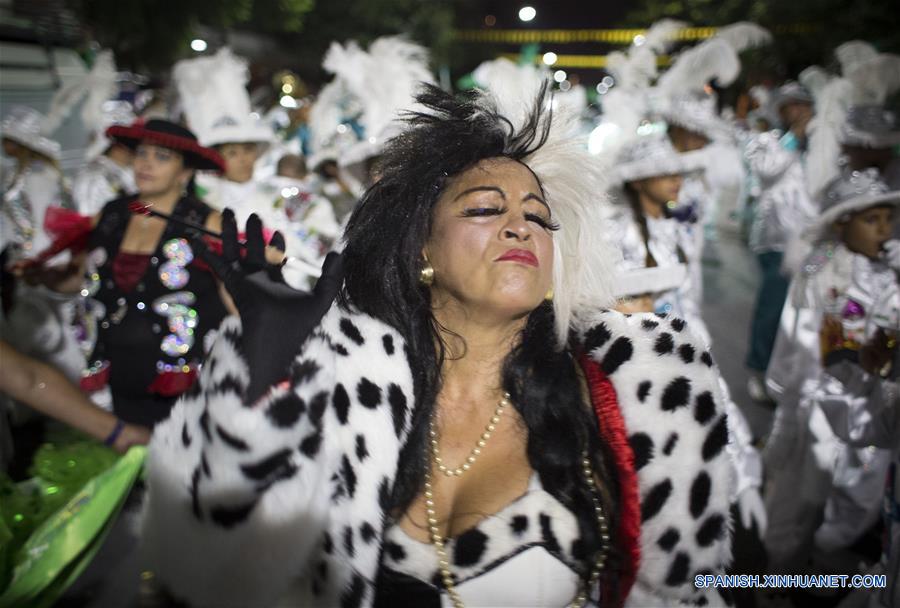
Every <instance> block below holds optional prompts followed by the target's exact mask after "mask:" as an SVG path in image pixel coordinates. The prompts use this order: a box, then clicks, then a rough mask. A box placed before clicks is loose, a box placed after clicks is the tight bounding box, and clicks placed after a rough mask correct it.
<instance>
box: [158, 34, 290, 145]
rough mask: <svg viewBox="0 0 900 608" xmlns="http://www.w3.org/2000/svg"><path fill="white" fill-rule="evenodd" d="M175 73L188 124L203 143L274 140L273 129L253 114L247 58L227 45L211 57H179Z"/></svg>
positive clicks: (265, 142)
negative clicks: (180, 59)
mask: <svg viewBox="0 0 900 608" xmlns="http://www.w3.org/2000/svg"><path fill="white" fill-rule="evenodd" d="M172 77H173V79H174V81H175V86H176V88H177V89H178V95H179V96H180V98H181V104H182V107H183V109H184V115H185V118H186V119H187V123H188V126H189V127H190V128H191V129H192V130H193V131H194V132H195V133H196V134H197V137H198V138H199V139H200V142H201V143H202V144H203V145H205V146H213V145H217V144H224V143H239V142H258V143H262V144H268V143H270V142H271V140H272V138H273V133H272V131H271V129H269V128H267V127H266V126H265V125H263V124H262V123H261V122H260V120H259V119H258V118H255V117H254V116H253V115H252V111H253V110H252V108H251V106H250V95H249V93H248V92H247V83H248V82H249V80H250V74H249V71H248V70H247V62H246V61H245V60H244V59H242V58H240V57H237V56H236V55H234V53H232V52H231V49H229V48H228V47H223V48H222V49H220V50H219V51H218V52H217V53H216V54H215V55H212V56H209V57H197V58H195V59H186V60H183V61H179V62H178V63H176V64H175V67H174V69H173V70H172Z"/></svg>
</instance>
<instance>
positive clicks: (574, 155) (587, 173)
mask: <svg viewBox="0 0 900 608" xmlns="http://www.w3.org/2000/svg"><path fill="white" fill-rule="evenodd" d="M418 99H419V103H420V104H421V108H422V109H421V111H420V112H416V113H411V114H409V115H408V117H407V118H408V126H407V128H406V129H405V130H404V131H403V132H402V134H400V135H399V136H397V137H396V138H395V139H394V140H392V142H391V143H389V144H388V146H387V149H386V151H385V154H384V157H383V161H382V166H381V179H380V180H379V181H378V182H377V183H376V184H374V185H373V186H372V187H371V188H370V189H369V190H368V192H367V193H366V195H365V197H364V198H363V200H362V202H361V203H360V205H359V206H358V207H357V209H356V210H355V211H354V213H353V216H352V219H351V221H350V223H349V225H348V227H347V231H346V233H345V243H346V246H345V249H344V251H343V254H342V256H341V257H340V258H338V257H337V256H336V254H335V255H332V257H330V258H329V259H327V260H326V265H325V268H324V269H323V275H322V278H321V279H320V280H319V283H318V284H317V286H316V288H315V289H314V290H313V292H312V293H310V294H306V293H300V292H297V291H294V290H292V289H290V288H289V287H287V286H286V285H284V284H283V283H282V282H280V281H279V275H278V272H277V268H275V267H272V266H266V265H265V263H264V261H263V254H262V246H261V244H260V243H261V236H260V235H258V234H250V235H248V243H247V255H246V256H245V257H243V258H242V257H241V256H239V255H238V247H237V244H236V242H233V243H231V245H229V243H228V242H226V246H225V248H224V256H223V258H218V257H214V256H211V255H207V257H208V258H209V260H210V262H211V263H212V264H213V265H214V267H215V268H216V270H217V272H218V273H219V274H220V276H222V278H223V280H224V282H225V284H226V287H228V289H229V291H230V292H231V293H232V295H233V296H234V300H235V302H236V304H237V306H238V309H239V311H240V319H238V318H230V319H228V320H226V322H225V323H224V324H223V326H222V330H221V332H220V334H219V338H218V341H217V342H216V344H215V345H214V347H213V349H212V352H211V355H210V358H209V360H208V362H207V364H206V365H205V367H204V369H203V372H202V374H201V381H200V384H199V386H198V387H197V390H196V392H195V393H194V395H193V396H191V397H187V398H185V399H183V400H182V401H181V402H180V403H179V404H178V405H177V406H176V407H175V409H174V410H173V412H172V416H171V417H170V418H169V420H167V421H166V422H164V423H162V424H161V425H160V426H158V427H157V428H156V431H155V433H154V437H153V442H152V445H151V454H150V467H149V487H150V490H149V500H148V504H147V511H146V519H145V527H144V543H145V545H144V550H145V554H146V557H147V560H148V564H149V566H150V568H151V569H152V570H153V571H154V572H155V575H156V580H158V581H159V582H160V583H161V584H162V585H163V586H164V587H165V588H166V590H167V591H168V593H169V594H171V595H172V596H174V597H175V598H177V599H180V600H183V601H186V602H188V603H189V604H190V605H197V606H248V605H253V606H277V605H292V606H345V607H350V606H441V605H443V606H500V605H502V606H569V605H575V606H596V605H602V606H618V605H622V604H625V605H631V606H649V605H665V606H676V605H690V604H692V603H697V602H699V603H701V604H704V603H705V604H712V605H722V604H724V603H725V601H724V600H723V598H722V597H721V596H720V595H719V594H718V593H717V592H716V591H715V590H713V589H704V588H702V586H700V587H698V586H697V585H695V576H697V575H698V574H710V573H714V574H715V573H720V572H722V571H723V569H724V567H725V565H726V562H727V561H728V559H729V554H730V547H729V525H730V524H729V521H728V501H729V496H730V494H731V483H732V482H731V478H730V472H729V471H730V463H729V460H728V456H727V453H726V450H725V447H726V444H727V437H728V433H727V422H726V416H725V414H724V410H723V406H722V400H721V395H720V393H719V388H718V371H717V369H716V367H715V366H714V364H713V362H712V359H711V357H710V354H709V353H708V352H707V351H706V349H705V348H704V347H703V346H702V345H701V343H700V342H699V341H698V340H696V339H695V338H694V337H693V336H692V334H691V332H690V329H689V328H688V327H687V326H686V324H685V323H684V322H683V321H681V320H679V319H675V318H667V317H665V316H657V315H646V314H641V315H630V316H629V315H625V314H622V313H618V312H614V311H611V310H608V309H607V308H606V306H609V305H612V304H613V303H614V299H613V297H612V296H611V293H612V292H611V289H610V285H611V281H612V278H613V277H612V273H613V269H614V267H615V262H616V256H617V254H616V253H615V252H614V250H613V249H612V248H611V247H610V245H609V242H610V239H609V235H608V234H607V233H606V232H604V227H603V225H602V219H601V215H602V214H601V202H600V201H599V200H598V198H599V195H598V193H600V192H602V191H603V180H602V175H598V167H597V165H596V163H595V162H594V159H593V158H592V157H591V156H590V155H589V154H588V153H587V150H586V147H585V146H584V142H583V141H581V140H579V139H578V138H577V137H575V136H573V135H572V133H573V131H572V128H573V127H574V122H573V121H572V120H570V119H569V118H567V117H564V116H560V115H559V114H558V113H554V112H551V111H550V107H551V104H550V99H549V95H548V94H547V89H546V86H544V87H543V88H542V89H541V91H540V92H539V94H538V95H537V97H536V101H535V103H534V104H533V105H529V104H528V103H527V101H526V102H523V101H522V100H521V98H517V99H510V100H508V103H507V104H506V106H505V107H504V106H502V105H501V104H500V101H501V100H497V99H494V98H492V97H490V96H488V95H484V94H475V93H473V94H466V95H460V96H452V95H450V94H448V93H445V92H443V91H441V90H439V89H437V88H434V87H429V88H427V89H426V90H425V92H424V93H423V94H422V95H420V97H419V98H418ZM225 232H227V233H233V232H234V229H233V227H229V226H228V225H226V226H225ZM228 240H229V237H228V236H227V235H226V241H228Z"/></svg>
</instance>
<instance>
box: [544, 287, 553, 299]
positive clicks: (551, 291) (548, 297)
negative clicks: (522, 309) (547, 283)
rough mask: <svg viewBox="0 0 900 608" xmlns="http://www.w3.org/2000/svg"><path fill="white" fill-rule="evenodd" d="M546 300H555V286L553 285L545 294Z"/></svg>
mask: <svg viewBox="0 0 900 608" xmlns="http://www.w3.org/2000/svg"><path fill="white" fill-rule="evenodd" d="M544 300H545V301H547V302H552V301H553V288H552V287H551V288H550V290H549V291H548V292H547V294H546V295H545V296H544Z"/></svg>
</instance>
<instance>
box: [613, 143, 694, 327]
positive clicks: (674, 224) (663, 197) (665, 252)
mask: <svg viewBox="0 0 900 608" xmlns="http://www.w3.org/2000/svg"><path fill="white" fill-rule="evenodd" d="M702 166H703V165H702V159H701V158H700V157H699V156H698V154H697V153H696V152H693V153H690V152H689V153H685V154H679V153H678V152H676V151H675V149H674V148H673V147H672V144H671V143H670V142H669V140H668V138H666V137H665V136H662V135H648V136H639V137H638V138H636V139H635V140H633V141H632V142H630V143H628V144H626V145H625V146H624V147H623V148H622V150H621V151H620V153H619V155H618V159H617V162H616V164H615V169H614V174H615V178H616V179H615V181H616V182H617V183H618V184H619V185H620V186H621V190H620V191H619V193H618V196H617V198H618V202H619V204H618V205H616V206H615V208H614V210H613V216H612V218H611V220H612V222H613V225H614V226H615V227H616V229H615V230H614V232H613V233H614V234H615V235H616V238H617V239H618V243H617V244H618V246H619V249H620V250H621V251H622V256H623V259H624V262H623V268H624V269H635V268H645V267H652V266H660V267H679V265H681V266H680V267H681V268H682V270H683V268H684V267H685V266H686V267H690V266H691V264H692V263H693V262H694V261H695V259H696V257H697V256H698V255H699V251H698V249H697V247H696V240H695V239H694V238H693V234H692V232H691V231H692V230H693V227H692V226H691V225H689V224H685V223H682V222H679V221H677V220H676V219H674V218H672V217H670V215H669V207H668V204H667V203H668V202H669V201H672V200H675V199H677V198H678V194H679V191H680V189H681V184H682V179H683V175H685V174H688V173H691V172H693V171H697V170H699V169H700V168H701V167H702ZM654 309H655V311H656V312H659V313H671V314H673V315H676V316H680V317H682V318H684V319H685V320H686V321H688V322H689V323H690V324H691V326H692V327H694V328H695V330H694V331H697V332H698V333H699V334H700V335H701V336H702V337H703V338H704V340H705V341H706V342H709V332H708V331H707V330H706V327H705V325H704V324H703V323H702V321H701V320H700V296H699V293H698V292H697V289H696V285H695V284H694V282H693V281H690V280H688V279H687V277H685V280H684V281H682V282H681V283H680V285H678V286H677V287H674V288H672V289H669V290H667V291H665V292H664V293H661V294H659V295H658V296H657V297H656V298H655V301H654Z"/></svg>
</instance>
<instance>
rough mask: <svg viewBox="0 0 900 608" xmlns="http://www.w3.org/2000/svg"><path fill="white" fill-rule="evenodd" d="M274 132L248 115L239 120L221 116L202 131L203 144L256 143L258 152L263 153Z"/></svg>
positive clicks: (269, 143) (270, 142)
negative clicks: (244, 118)
mask: <svg viewBox="0 0 900 608" xmlns="http://www.w3.org/2000/svg"><path fill="white" fill-rule="evenodd" d="M274 137H275V134H274V133H273V132H272V129H269V128H267V127H266V126H265V125H263V124H262V123H260V122H259V121H255V120H253V119H252V118H250V117H248V118H247V119H246V120H243V121H239V120H236V119H234V118H232V117H223V118H221V119H219V120H218V121H217V122H215V123H214V124H213V125H212V126H211V127H210V128H209V129H208V130H206V131H205V132H204V133H203V137H202V143H203V145H204V146H209V147H211V146H222V145H225V144H257V145H258V146H259V153H260V154H262V153H264V152H265V151H266V150H267V149H268V147H269V146H270V145H271V144H272V140H273V139H274Z"/></svg>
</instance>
